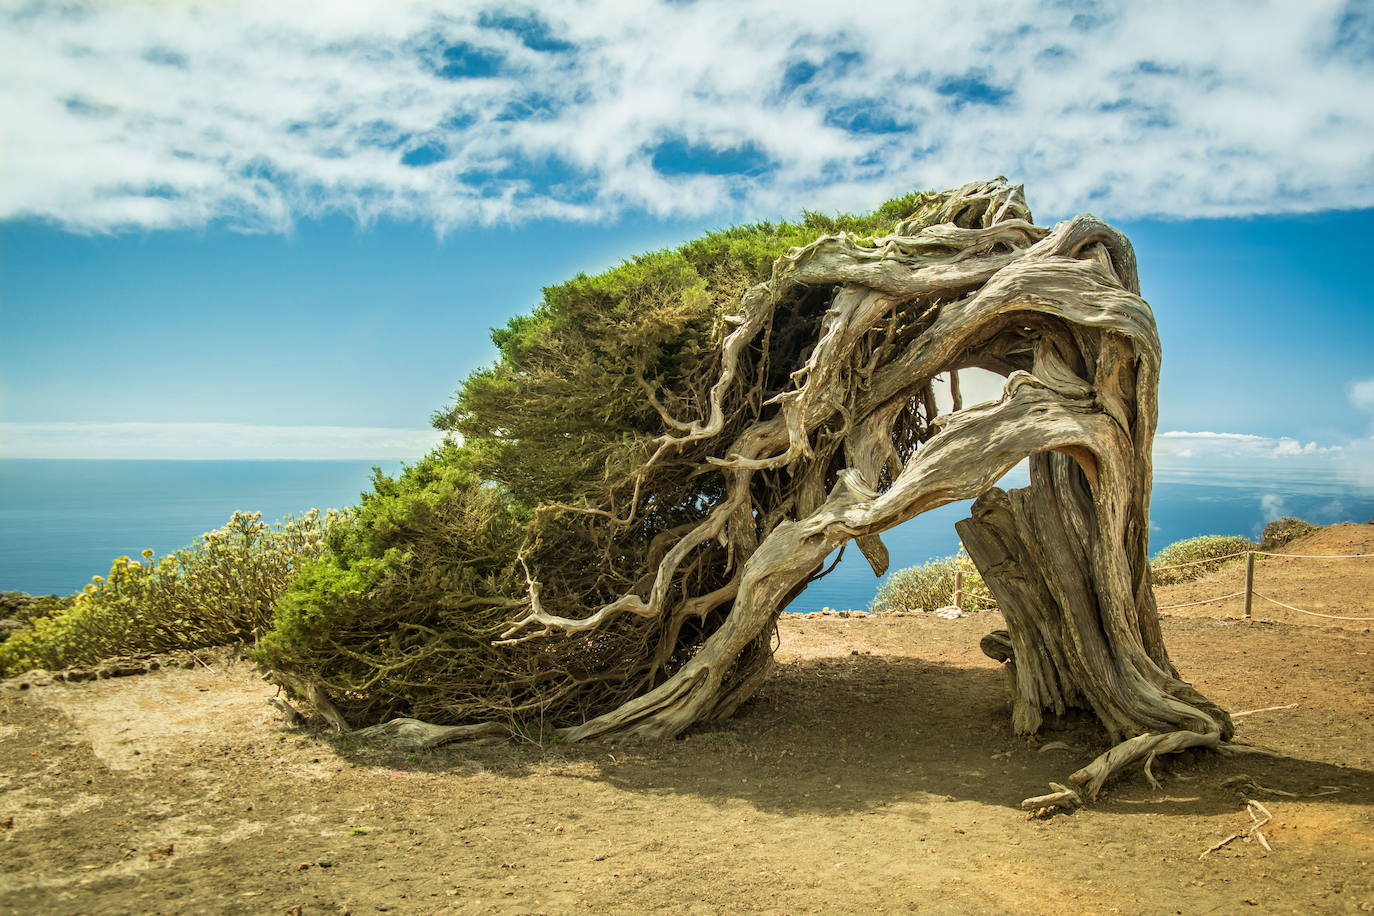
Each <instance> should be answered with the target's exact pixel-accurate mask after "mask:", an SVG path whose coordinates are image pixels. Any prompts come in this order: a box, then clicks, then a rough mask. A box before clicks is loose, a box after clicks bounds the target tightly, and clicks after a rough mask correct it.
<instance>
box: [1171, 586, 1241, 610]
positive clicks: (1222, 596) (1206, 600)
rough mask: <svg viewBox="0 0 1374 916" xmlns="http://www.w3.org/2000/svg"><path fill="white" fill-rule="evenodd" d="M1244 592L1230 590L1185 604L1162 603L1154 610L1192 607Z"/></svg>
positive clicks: (1236, 596)
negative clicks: (1229, 591) (1229, 592)
mask: <svg viewBox="0 0 1374 916" xmlns="http://www.w3.org/2000/svg"><path fill="white" fill-rule="evenodd" d="M1244 594H1245V592H1243V591H1240V592H1232V593H1231V594H1229V595H1221V596H1219V597H1216V598H1203V599H1202V600H1201V601H1189V602H1188V603H1187V604H1162V605H1160V606H1159V607H1158V608H1156V610H1160V611H1172V610H1173V609H1174V608H1180V607H1193V606H1195V605H1198V604H1211V603H1212V602H1213V601H1225V600H1226V599H1227V598H1239V597H1240V596H1241V595H1244Z"/></svg>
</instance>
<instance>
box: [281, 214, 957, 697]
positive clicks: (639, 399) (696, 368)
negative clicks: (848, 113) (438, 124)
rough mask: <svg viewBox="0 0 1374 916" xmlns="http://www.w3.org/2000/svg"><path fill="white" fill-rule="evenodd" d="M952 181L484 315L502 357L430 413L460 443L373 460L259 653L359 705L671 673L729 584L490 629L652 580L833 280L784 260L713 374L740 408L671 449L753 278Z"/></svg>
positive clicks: (721, 560) (707, 566)
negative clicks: (661, 609)
mask: <svg viewBox="0 0 1374 916" xmlns="http://www.w3.org/2000/svg"><path fill="white" fill-rule="evenodd" d="M946 200H947V198H946V197H945V196H942V195H922V194H915V195H908V196H907V197H905V198H900V199H898V200H895V201H891V202H889V203H888V204H886V205H884V206H883V207H881V208H879V210H877V211H875V212H874V213H872V214H869V215H867V216H833V217H832V216H825V215H821V214H815V213H807V214H804V215H803V217H802V219H801V220H799V221H797V222H777V223H757V224H754V225H749V226H740V227H734V228H730V229H724V230H721V231H718V232H711V233H709V234H707V235H706V236H705V237H703V238H700V239H697V240H694V241H692V242H689V243H687V244H685V245H682V246H680V247H678V248H675V249H672V250H665V251H657V252H651V253H648V254H645V255H641V256H639V257H635V258H631V259H629V260H627V261H625V262H624V263H622V264H620V265H619V266H617V267H615V268H612V269H611V270H608V271H606V272H604V273H601V274H598V275H596V276H587V275H579V276H576V277H574V278H572V279H571V280H569V281H567V282H565V283H561V284H558V285H556V286H550V287H548V288H546V289H545V290H544V292H543V296H542V299H541V301H540V302H539V303H538V304H537V305H536V306H535V308H534V309H533V310H531V311H530V312H529V313H528V314H524V315H520V316H517V317H515V318H513V319H511V320H510V321H509V322H508V323H507V324H506V325H505V326H504V327H502V328H498V329H497V330H495V331H493V333H492V339H493V342H494V343H495V344H496V347H497V350H498V356H497V359H496V360H495V362H494V363H493V364H492V365H490V366H488V367H486V368H484V369H481V370H478V371H476V372H474V373H472V374H471V375H469V376H468V378H467V379H465V380H464V381H463V382H462V384H461V385H460V387H459V389H458V391H457V393H456V395H455V397H454V399H453V402H452V403H451V404H450V405H449V406H448V407H446V408H445V409H444V410H441V411H440V412H438V413H437V414H436V415H435V417H434V425H435V426H436V427H438V428H439V429H442V430H445V431H447V432H450V433H454V434H456V436H455V437H454V438H455V439H457V438H459V437H461V439H462V444H461V445H456V444H446V445H444V446H443V447H441V448H439V449H437V450H436V451H435V452H434V453H432V454H430V455H429V456H426V458H424V459H423V460H422V461H421V462H419V463H418V464H417V465H416V466H414V467H411V468H407V469H405V470H404V471H403V472H402V473H401V474H400V475H398V476H397V477H395V478H390V477H386V476H383V475H378V476H377V478H376V480H375V481H374V491H373V492H371V493H368V494H366V495H365V496H364V498H363V502H362V505H361V506H360V507H359V511H358V515H357V517H356V518H354V519H352V520H351V521H350V522H348V523H347V524H345V525H343V526H341V527H340V529H339V530H338V531H337V532H336V533H334V534H332V535H331V536H330V538H329V539H328V547H327V551H326V553H325V555H324V556H322V557H321V558H320V559H319V560H318V561H317V562H314V563H311V564H309V565H308V566H307V568H306V569H304V570H303V571H302V574H301V576H300V577H299V578H298V580H297V581H296V583H295V585H294V586H293V587H292V588H291V589H290V590H289V591H288V592H287V593H286V595H285V596H284V597H283V598H282V600H281V602H280V606H279V610H278V614H277V617H276V625H275V626H276V628H275V630H274V631H273V632H272V633H270V634H269V635H268V636H267V637H265V638H264V640H263V641H262V642H261V644H260V646H259V650H258V651H257V653H256V657H257V659H258V661H259V662H260V663H261V664H262V665H263V666H264V667H265V668H266V669H267V670H268V672H269V676H270V677H272V678H273V679H274V680H277V681H278V682H279V683H282V684H283V685H284V686H285V687H287V688H288V689H289V690H300V691H302V692H304V693H306V694H308V695H309V696H313V697H317V698H321V699H323V700H325V701H327V702H329V703H330V704H331V705H333V706H334V707H335V708H336V709H337V710H338V711H339V713H340V714H341V715H343V716H344V717H345V718H346V719H347V720H348V721H350V722H354V723H372V722H377V721H380V720H382V719H385V718H390V717H393V716H413V717H415V718H419V719H423V720H426V721H429V722H435V723H459V722H471V721H475V720H488V721H490V720H493V719H500V720H503V721H508V722H518V721H519V720H520V719H522V718H533V717H536V716H537V717H538V718H540V719H541V720H542V721H547V722H550V723H554V724H571V723H573V722H582V721H586V720H587V719H589V718H591V717H593V716H595V715H597V714H599V713H601V712H605V711H607V710H609V709H613V708H615V707H616V706H618V705H619V704H620V703H622V702H624V701H625V700H627V699H629V698H631V697H632V696H635V695H638V694H642V693H643V692H644V691H645V690H646V689H648V688H649V687H651V686H652V685H654V684H655V683H660V682H662V681H663V680H664V679H665V678H667V677H669V676H671V674H672V672H673V671H674V670H675V669H677V668H678V667H680V666H681V665H683V664H685V663H686V661H687V660H688V659H690V658H691V657H692V655H693V653H694V652H695V651H696V648H697V647H698V646H700V645H701V644H702V642H704V641H705V640H706V639H707V638H709V637H710V635H711V633H713V632H715V630H716V629H717V628H718V627H719V626H720V625H721V624H722V622H723V621H724V619H725V618H726V616H727V615H728V614H729V613H730V603H729V600H728V599H720V600H718V601H716V602H715V603H713V604H711V605H709V606H708V607H705V608H704V609H702V610H700V611H699V612H696V613H692V614H687V615H683V616H674V615H667V614H665V615H661V616H650V617H641V616H638V615H636V614H629V613H627V614H620V615H615V616H612V617H610V618H609V619H608V621H607V622H606V623H605V624H604V625H601V626H598V627H596V628H595V629H589V630H586V631H582V632H574V633H569V634H567V637H566V638H559V639H549V640H545V639H531V640H529V641H527V642H521V643H520V644H518V645H501V646H495V645H493V642H494V641H496V640H499V638H500V636H501V634H502V632H503V631H504V630H505V629H506V628H507V626H508V625H509V623H510V620H511V618H513V617H515V618H519V617H522V616H524V613H525V612H526V611H527V610H528V609H529V608H530V607H531V606H532V605H533V604H534V598H529V599H527V598H526V595H527V589H529V590H531V591H532V590H533V589H534V588H535V586H534V583H537V584H538V586H537V587H538V594H537V600H538V602H539V607H540V609H541V610H542V611H543V612H544V613H546V614H551V615H557V616H562V617H564V618H583V617H586V616H587V614H588V612H589V611H590V610H592V609H595V608H598V607H602V606H605V605H607V604H609V603H611V602H613V601H615V600H617V599H618V598H620V597H622V596H624V595H627V594H632V593H633V594H636V595H639V596H641V597H643V596H645V595H646V594H647V592H648V590H649V589H650V587H651V586H652V584H653V583H652V582H650V581H647V580H645V570H646V569H648V568H650V567H652V566H653V565H655V564H656V563H657V562H658V561H659V559H661V556H662V554H661V553H660V554H659V555H658V558H657V559H656V558H655V554H654V551H661V550H663V549H666V548H663V546H662V545H664V544H665V543H671V542H672V538H673V537H674V532H677V533H678V535H680V534H681V533H682V532H684V531H688V530H691V528H693V527H695V526H696V525H697V524H699V523H700V522H701V521H702V520H703V519H704V518H705V517H706V516H707V515H708V514H709V512H710V511H711V509H712V507H713V506H715V505H717V504H719V502H720V501H721V500H723V499H724V498H725V487H724V484H723V483H722V482H721V480H720V479H719V478H718V477H717V476H716V475H701V474H697V473H690V470H691V469H692V468H696V467H699V466H701V465H703V464H705V463H706V461H707V456H715V455H716V454H717V452H716V450H717V449H719V448H721V447H723V445H725V444H726V443H729V442H731V441H733V437H734V436H735V435H737V434H738V432H739V431H740V430H741V429H742V428H743V426H744V425H745V424H748V423H753V422H756V421H757V420H759V419H760V418H761V417H762V415H763V414H764V413H765V412H769V413H771V412H774V411H776V410H777V405H776V403H775V402H774V401H772V400H770V399H771V397H772V396H773V395H776V394H780V393H781V392H783V391H784V390H786V389H788V388H789V387H790V386H791V385H792V384H793V377H792V374H793V372H794V371H795V370H796V369H797V368H798V365H797V362H796V360H797V356H798V354H797V352H796V350H797V348H798V347H799V346H800V345H801V342H803V341H806V340H809V339H813V338H814V337H815V335H816V332H817V329H818V328H819V327H820V325H821V323H822V322H823V320H824V316H825V314H826V309H827V308H828V306H829V303H830V298H831V295H832V292H833V291H831V290H828V289H818V290H813V289H811V288H810V287H809V286H807V285H806V284H799V285H796V286H795V287H794V286H792V285H789V284H788V283H785V282H782V280H781V277H782V275H781V274H780V281H779V284H780V285H779V287H778V288H779V289H780V290H786V292H785V293H779V295H780V296H782V298H781V299H780V300H779V301H778V302H777V303H771V304H770V308H771V312H770V318H769V319H768V323H767V325H766V329H765V330H763V331H761V332H760V334H759V335H758V337H757V338H756V339H755V342H754V343H752V344H751V347H753V349H752V350H750V351H749V353H748V354H746V356H745V358H742V359H741V361H740V363H739V365H738V367H737V368H738V371H737V372H733V374H732V375H730V376H729V377H730V379H731V380H730V381H729V383H728V387H727V388H723V389H721V390H722V391H725V392H726V401H725V408H724V409H725V411H726V413H728V415H729V416H730V418H731V419H730V421H729V422H728V423H725V424H724V425H723V426H722V427H721V428H720V429H719V430H718V431H717V432H716V433H713V434H711V435H710V436H708V437H707V438H699V437H697V438H693V437H685V438H683V439H681V440H679V443H678V444H677V445H675V446H674V447H673V449H672V450H670V451H667V452H662V453H657V452H656V449H657V448H658V444H657V443H656V439H657V437H659V436H660V435H661V434H662V433H663V432H664V429H665V424H669V425H678V426H680V424H681V422H682V421H681V420H679V419H678V418H695V417H699V416H702V415H703V410H704V409H705V408H706V405H708V404H710V403H711V401H712V397H713V395H712V392H713V391H714V390H715V385H716V384H717V382H716V380H717V379H718V378H719V377H720V376H721V372H722V364H723V363H722V361H723V359H724V358H725V357H724V356H723V355H722V354H723V352H724V351H723V349H722V346H721V344H722V342H723V341H724V340H725V339H726V337H727V335H728V334H729V333H730V332H731V331H732V329H733V328H734V327H735V326H736V325H737V323H738V321H739V319H738V317H737V315H738V313H739V311H740V309H741V302H742V297H743V296H744V294H745V292H746V291H747V290H749V289H750V288H751V287H753V286H754V284H756V283H758V282H759V281H762V280H765V279H767V278H769V277H770V276H771V275H772V272H773V271H774V268H775V264H776V262H777V259H778V258H779V257H780V256H782V255H784V254H786V253H787V252H788V251H789V249H793V248H795V247H797V246H803V245H806V244H809V243H811V242H813V241H815V240H816V239H817V238H818V236H821V235H827V234H831V233H840V232H846V233H855V234H859V235H862V236H866V237H871V236H882V235H885V234H887V233H888V232H890V231H891V229H892V228H893V226H894V225H895V224H896V223H897V222H898V221H901V220H903V219H904V218H906V217H913V214H914V217H913V218H915V219H917V220H918V221H919V220H926V221H927V222H928V223H931V222H934V221H935V220H936V219H937V218H938V216H939V214H940V213H941V212H942V210H941V208H942V207H943V206H944V204H945V202H946ZM871 244H874V245H876V244H877V243H876V242H872V243H871ZM778 269H779V270H780V271H783V272H784V273H786V271H787V270H791V269H792V268H790V267H788V266H787V265H783V267H779V268H778ZM654 454H658V457H659V460H657V461H656V462H652V463H650V462H648V461H647V459H648V458H649V456H650V455H654ZM769 485H771V484H769ZM785 511H788V510H787V509H785V508H780V509H779V512H785ZM608 519H615V520H616V521H614V522H613V523H609V524H608V523H607V520H608ZM776 522H777V520H776V519H769V520H768V521H767V524H769V525H772V524H776ZM733 551H734V545H731V544H727V543H726V542H725V541H724V540H720V541H716V540H714V539H707V540H703V541H702V542H701V544H699V545H697V546H696V547H695V548H694V550H693V555H692V556H691V557H690V558H688V559H687V560H686V561H685V562H683V563H681V564H679V565H678V566H677V567H676V570H677V571H676V572H675V573H674V576H675V580H674V581H673V582H671V584H670V597H669V598H667V599H665V600H667V601H676V600H678V598H679V597H682V596H685V595H686V594H688V593H690V594H695V595H710V594H713V593H718V592H719V591H720V590H721V589H723V587H724V586H725V585H726V583H727V582H728V581H729V578H730V575H731V573H730V571H729V570H730V567H731V563H732V562H734V561H735V560H736V559H738V557H736V556H735V554H734V552H733ZM532 631H533V627H532V626H531V627H528V628H527V632H526V635H533V632H532ZM653 646H660V647H663V648H662V651H651V650H650V648H648V647H653ZM756 651H759V652H762V651H766V645H764V644H763V643H760V645H759V647H758V648H757V650H756ZM312 702H313V701H312Z"/></svg>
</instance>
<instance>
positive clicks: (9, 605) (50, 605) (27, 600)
mask: <svg viewBox="0 0 1374 916" xmlns="http://www.w3.org/2000/svg"><path fill="white" fill-rule="evenodd" d="M75 600H76V596H75V595H68V596H66V597H65V598H64V597H61V596H59V595H30V594H29V593H27V592H5V593H3V594H0V640H4V639H6V638H7V637H8V636H9V635H10V633H11V632H13V631H14V630H16V629H19V628H22V627H23V625H24V624H26V623H29V622H30V621H33V620H36V619H37V618H39V617H50V616H51V615H53V614H55V613H57V612H58V611H60V610H63V609H64V608H67V607H70V606H71V604H72V602H73V601H75Z"/></svg>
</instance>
